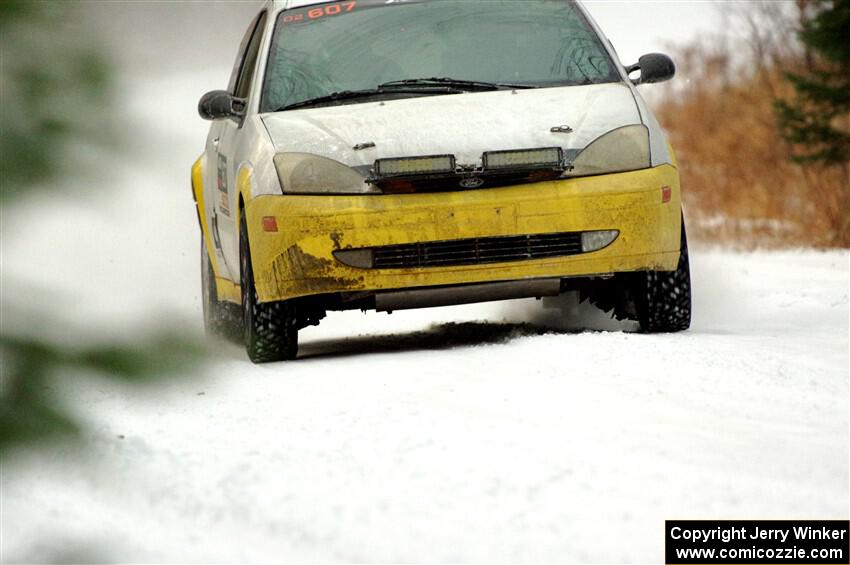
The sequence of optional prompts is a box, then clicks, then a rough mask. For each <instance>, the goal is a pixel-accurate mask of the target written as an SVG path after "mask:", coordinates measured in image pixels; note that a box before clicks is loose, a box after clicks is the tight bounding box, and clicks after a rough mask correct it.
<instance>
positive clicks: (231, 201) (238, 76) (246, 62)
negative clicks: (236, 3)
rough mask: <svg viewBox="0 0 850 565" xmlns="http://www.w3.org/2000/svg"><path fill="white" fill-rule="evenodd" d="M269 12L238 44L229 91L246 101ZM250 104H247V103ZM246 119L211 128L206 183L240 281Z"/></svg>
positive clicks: (221, 245) (214, 222) (222, 247)
mask: <svg viewBox="0 0 850 565" xmlns="http://www.w3.org/2000/svg"><path fill="white" fill-rule="evenodd" d="M265 22H266V12H265V11H262V12H260V13H259V14H257V16H256V17H255V18H254V20H253V21H252V22H251V25H250V26H249V27H248V30H247V31H246V33H245V36H244V38H243V39H242V43H241V45H240V46H239V53H238V56H237V58H236V62H235V64H234V66H233V73H232V75H231V78H230V84H229V85H228V92H230V93H231V94H232V95H233V96H234V97H236V98H240V99H243V100H245V101H246V102H247V99H248V97H249V95H250V88H251V83H252V81H253V77H254V73H255V71H256V66H257V59H258V55H259V48H260V40H261V39H262V35H263V30H264V28H265ZM245 107H247V103H246V104H245ZM244 122H245V118H244V117H243V118H238V117H230V118H225V119H222V120H218V121H217V122H216V123H215V124H214V125H213V127H212V129H211V130H210V145H211V149H212V151H210V152H209V153H208V155H211V156H212V157H213V159H212V160H211V161H208V165H209V166H208V167H207V171H208V173H207V183H208V184H207V186H210V187H212V189H213V193H214V194H215V198H213V199H212V200H213V202H214V205H213V206H212V208H213V210H212V218H211V222H210V225H211V227H212V232H213V240H214V243H215V246H216V250H217V251H218V252H219V253H220V254H221V256H222V258H223V259H224V264H225V265H226V266H227V271H228V273H227V274H229V275H230V279H231V280H233V281H234V282H238V281H239V240H238V233H239V226H238V225H236V221H237V217H238V215H237V206H238V197H239V193H238V188H237V186H236V177H237V174H238V169H239V167H240V165H241V164H242V160H241V159H240V157H241V155H240V153H244V151H239V149H240V147H241V146H244V145H246V144H249V143H250V140H249V139H246V136H243V135H242V134H243V133H244V128H243V124H244Z"/></svg>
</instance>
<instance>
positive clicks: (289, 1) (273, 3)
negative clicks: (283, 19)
mask: <svg viewBox="0 0 850 565" xmlns="http://www.w3.org/2000/svg"><path fill="white" fill-rule="evenodd" d="M328 1H329V0H269V1H268V2H267V4H266V5H267V6H268V7H269V8H271V11H273V12H277V11H280V10H288V9H290V8H300V7H302V6H310V5H311V4H324V3H325V2H328Z"/></svg>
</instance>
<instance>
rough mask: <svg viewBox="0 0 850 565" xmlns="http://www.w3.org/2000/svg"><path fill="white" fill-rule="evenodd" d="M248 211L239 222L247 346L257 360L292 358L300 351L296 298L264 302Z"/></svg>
mask: <svg viewBox="0 0 850 565" xmlns="http://www.w3.org/2000/svg"><path fill="white" fill-rule="evenodd" d="M245 222H246V220H245V212H244V210H243V211H242V219H241V221H240V222H239V265H240V269H239V270H240V281H241V285H242V321H243V323H242V325H243V328H244V338H245V349H246V351H247V352H248V358H249V359H251V361H253V362H254V363H270V362H273V361H288V360H291V359H295V357H296V355H297V354H298V326H297V325H296V320H297V318H296V315H295V306H294V304H293V303H292V302H288V301H283V302H267V303H261V302H260V301H259V297H258V296H257V289H256V287H255V286H254V269H253V266H252V264H251V248H250V245H249V244H248V227H247V225H246V223H245Z"/></svg>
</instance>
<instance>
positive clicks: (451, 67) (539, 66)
mask: <svg viewBox="0 0 850 565" xmlns="http://www.w3.org/2000/svg"><path fill="white" fill-rule="evenodd" d="M431 77H450V78H452V79H459V80H472V81H481V82H489V83H499V84H522V85H532V86H561V85H572V84H592V83H601V82H614V81H618V80H619V76H618V74H617V72H616V70H615V68H614V64H613V62H612V61H611V59H610V57H609V56H608V53H607V52H606V51H605V49H604V47H603V46H602V43H601V41H600V40H599V38H598V37H597V36H596V34H595V33H594V31H593V29H592V28H591V27H590V25H589V24H588V22H587V20H586V19H585V18H584V15H583V14H582V13H581V12H580V11H579V9H578V7H577V6H575V4H574V3H573V2H572V1H570V0H395V1H391V2H388V1H387V0H348V1H345V0H343V1H338V2H328V3H324V4H317V5H310V6H305V7H302V8H297V9H292V10H286V11H283V12H281V13H280V14H279V16H278V18H277V22H276V24H275V29H274V37H273V39H272V45H271V49H270V52H269V60H268V63H267V67H266V76H265V81H264V85H263V97H262V101H261V111H262V112H270V111H275V110H277V109H279V108H283V107H285V106H290V105H292V104H297V103H299V102H304V101H305V100H311V99H314V98H319V97H323V96H327V95H329V94H332V93H336V92H343V91H360V90H368V89H375V88H376V87H378V86H379V85H381V84H384V83H387V82H391V81H397V80H405V79H420V78H431ZM410 95H411V96H415V95H416V94H414V93H410ZM346 101H347V102H351V100H348V99H345V100H340V101H338V102H337V103H346Z"/></svg>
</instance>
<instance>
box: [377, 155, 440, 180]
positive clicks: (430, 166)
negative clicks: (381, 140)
mask: <svg viewBox="0 0 850 565" xmlns="http://www.w3.org/2000/svg"><path fill="white" fill-rule="evenodd" d="M454 171H455V157H454V155H430V156H427V157H401V158H396V159H378V160H377V161H375V174H376V175H377V176H379V177H406V176H413V175H438V174H444V173H453V172H454Z"/></svg>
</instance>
